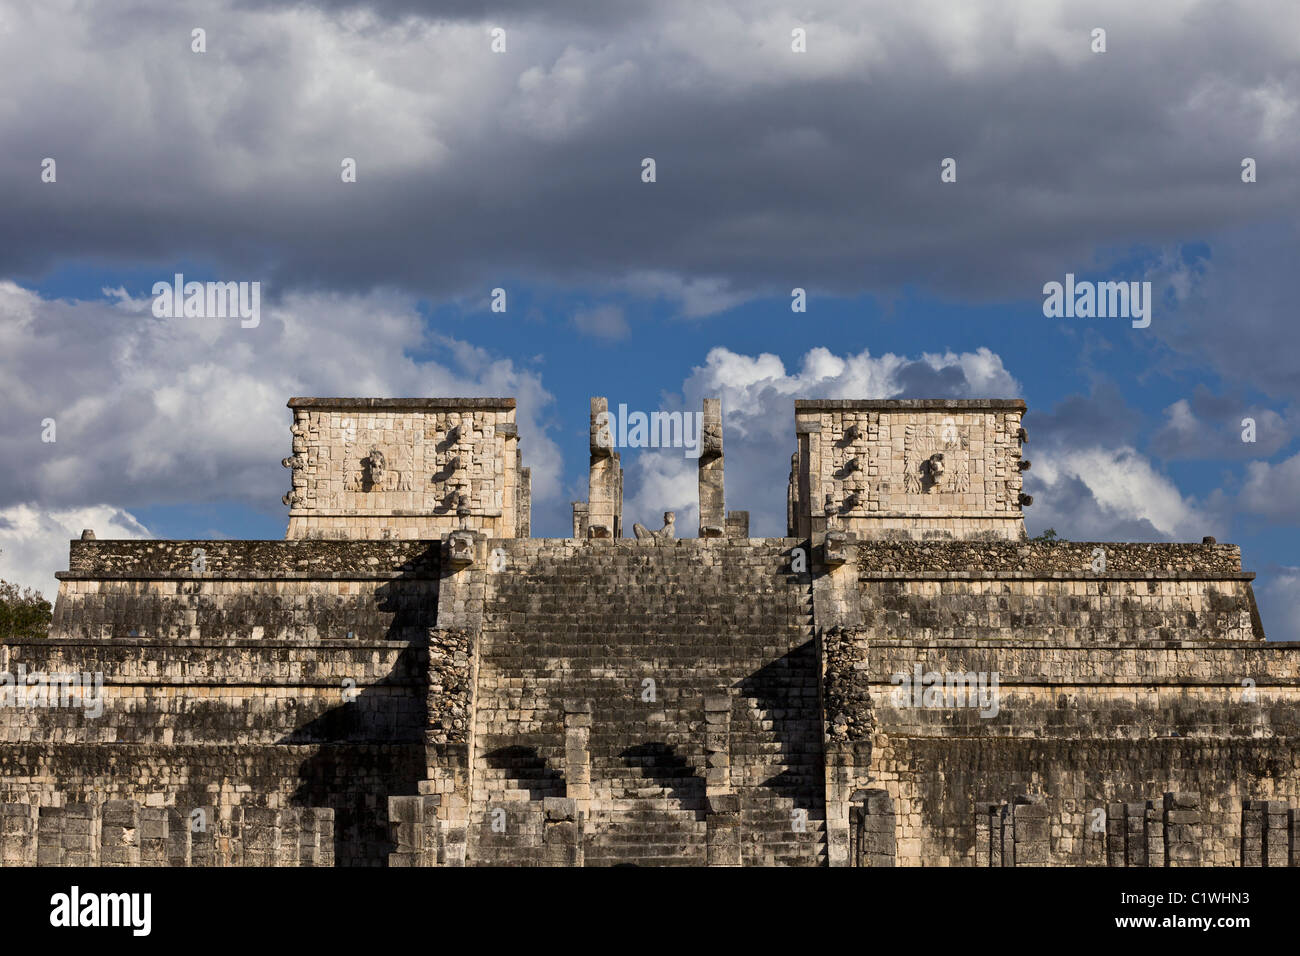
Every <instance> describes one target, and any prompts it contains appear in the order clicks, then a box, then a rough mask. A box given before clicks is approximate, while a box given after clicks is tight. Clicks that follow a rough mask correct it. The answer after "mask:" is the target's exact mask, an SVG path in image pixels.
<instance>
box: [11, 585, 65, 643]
mask: <svg viewBox="0 0 1300 956" xmlns="http://www.w3.org/2000/svg"><path fill="white" fill-rule="evenodd" d="M52 610H53V608H51V606H50V602H49V601H47V600H45V598H44V596H42V594H41V592H40V591H37V590H35V589H34V588H20V587H19V586H18V585H16V584H10V583H9V582H8V581H4V580H0V638H2V639H4V640H10V639H12V638H22V637H45V636H46V635H47V634H49V632H50V620H51V617H52V615H51V611H52Z"/></svg>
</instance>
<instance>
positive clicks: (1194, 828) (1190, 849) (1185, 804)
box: [1165, 793, 1201, 866]
mask: <svg viewBox="0 0 1300 956" xmlns="http://www.w3.org/2000/svg"><path fill="white" fill-rule="evenodd" d="M1165 865H1166V866H1200V865H1201V795H1200V794H1199V793H1166V794H1165Z"/></svg>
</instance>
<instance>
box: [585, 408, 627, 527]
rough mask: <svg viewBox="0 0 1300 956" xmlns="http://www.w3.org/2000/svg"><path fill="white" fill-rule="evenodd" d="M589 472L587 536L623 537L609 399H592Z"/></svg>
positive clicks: (620, 476) (619, 470) (620, 487)
mask: <svg viewBox="0 0 1300 956" xmlns="http://www.w3.org/2000/svg"><path fill="white" fill-rule="evenodd" d="M589 445H590V451H591V460H590V469H589V472H588V477H587V533H588V535H589V536H590V537H593V538H620V537H622V536H623V469H622V467H621V466H620V465H619V457H618V452H616V451H614V433H613V428H612V425H611V422H610V420H609V400H608V399H605V398H601V397H595V398H592V400H591V429H590V440H589Z"/></svg>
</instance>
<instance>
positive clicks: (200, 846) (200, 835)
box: [185, 807, 221, 866]
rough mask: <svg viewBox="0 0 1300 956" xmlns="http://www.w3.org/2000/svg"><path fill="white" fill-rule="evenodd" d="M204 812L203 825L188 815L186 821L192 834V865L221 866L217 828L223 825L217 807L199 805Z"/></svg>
mask: <svg viewBox="0 0 1300 956" xmlns="http://www.w3.org/2000/svg"><path fill="white" fill-rule="evenodd" d="M199 809H200V810H201V811H202V812H203V816H202V826H199V825H198V823H197V822H196V821H195V819H194V817H192V816H188V815H187V816H186V819H185V822H186V826H187V828H188V830H189V835H190V865H191V866H221V861H220V860H219V859H218V858H217V828H218V827H219V826H220V825H221V818H220V817H219V816H218V809H217V808H216V807H199Z"/></svg>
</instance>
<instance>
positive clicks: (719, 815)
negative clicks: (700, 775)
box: [705, 793, 741, 866]
mask: <svg viewBox="0 0 1300 956" xmlns="http://www.w3.org/2000/svg"><path fill="white" fill-rule="evenodd" d="M708 803H709V812H708V815H707V817H706V818H705V827H706V829H705V839H706V840H707V842H708V846H707V849H706V851H705V852H706V856H705V859H706V861H707V863H708V865H709V866H740V860H741V857H740V796H739V795H738V794H734V793H722V794H716V795H714V796H712V797H710V798H709V801H708Z"/></svg>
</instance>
